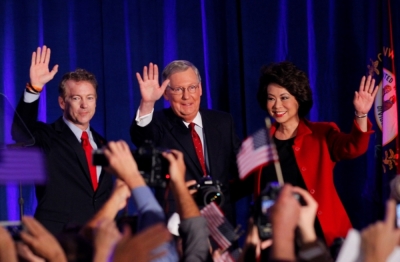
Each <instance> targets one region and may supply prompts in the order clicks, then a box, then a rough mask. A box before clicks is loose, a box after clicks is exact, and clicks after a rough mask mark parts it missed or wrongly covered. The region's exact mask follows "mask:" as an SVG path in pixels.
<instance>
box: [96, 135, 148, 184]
mask: <svg viewBox="0 0 400 262" xmlns="http://www.w3.org/2000/svg"><path fill="white" fill-rule="evenodd" d="M104 155H105V156H106V157H107V159H108V162H109V165H108V166H107V167H105V170H106V171H107V172H109V173H112V174H115V175H116V176H117V177H118V178H119V179H121V180H122V181H124V182H125V183H126V184H127V185H128V187H129V188H130V189H133V188H135V187H138V186H145V185H146V183H145V182H144V180H143V177H142V176H141V175H140V173H139V170H138V167H137V164H136V161H135V160H134V159H133V156H132V153H131V150H130V148H129V146H128V144H127V143H126V142H125V141H122V140H120V141H117V142H109V143H108V145H107V147H106V148H104Z"/></svg>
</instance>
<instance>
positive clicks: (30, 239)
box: [21, 216, 67, 262]
mask: <svg viewBox="0 0 400 262" xmlns="http://www.w3.org/2000/svg"><path fill="white" fill-rule="evenodd" d="M22 223H23V224H24V226H25V227H26V229H27V232H24V231H21V239H22V241H24V243H25V244H27V245H28V246H29V247H30V249H31V250H32V251H33V252H34V253H35V254H37V255H39V256H40V257H42V258H44V259H46V261H60V262H61V261H67V259H66V257H65V254H64V251H63V249H62V248H61V246H60V244H59V243H58V241H57V240H56V239H55V237H54V236H53V235H52V234H50V232H49V231H47V230H46V229H45V228H44V227H43V226H42V224H40V223H39V222H38V221H37V220H36V219H34V218H33V217H27V216H24V217H22Z"/></svg>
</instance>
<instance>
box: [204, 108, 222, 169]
mask: <svg viewBox="0 0 400 262" xmlns="http://www.w3.org/2000/svg"><path fill="white" fill-rule="evenodd" d="M200 113H201V119H202V122H203V132H204V134H203V135H204V137H205V143H206V150H207V159H208V169H209V172H210V175H211V176H213V171H214V170H213V167H215V166H217V165H218V161H219V160H218V156H219V155H220V143H218V141H222V140H223V134H221V132H220V130H218V123H215V122H213V121H212V120H211V119H210V118H209V117H208V115H207V112H205V111H203V110H201V111H200Z"/></svg>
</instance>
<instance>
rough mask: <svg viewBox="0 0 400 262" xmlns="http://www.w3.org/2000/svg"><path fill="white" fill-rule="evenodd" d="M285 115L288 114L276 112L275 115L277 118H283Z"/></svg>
mask: <svg viewBox="0 0 400 262" xmlns="http://www.w3.org/2000/svg"><path fill="white" fill-rule="evenodd" d="M285 114H286V112H274V115H275V116H276V117H281V116H284V115H285Z"/></svg>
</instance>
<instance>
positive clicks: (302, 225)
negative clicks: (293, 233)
mask: <svg viewBox="0 0 400 262" xmlns="http://www.w3.org/2000/svg"><path fill="white" fill-rule="evenodd" d="M293 192H295V193H298V194H299V195H300V196H301V197H302V198H303V199H304V201H305V203H306V205H304V206H301V208H300V217H299V221H298V226H299V230H300V234H301V239H302V242H303V244H304V243H311V242H314V241H315V240H317V235H316V233H315V229H314V221H315V215H316V214H317V209H318V203H317V201H315V199H314V198H313V197H312V196H311V195H310V193H308V192H307V191H306V190H304V189H302V188H300V187H293Z"/></svg>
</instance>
